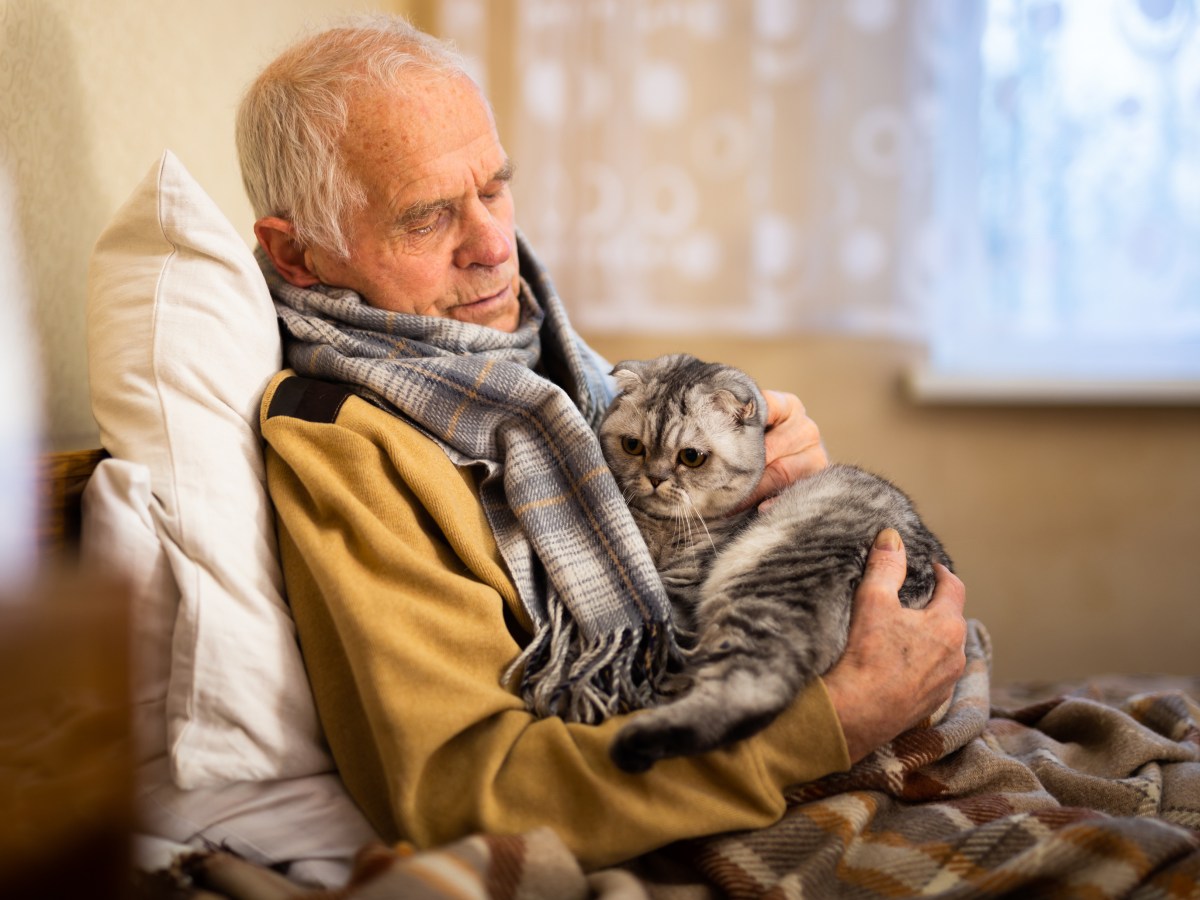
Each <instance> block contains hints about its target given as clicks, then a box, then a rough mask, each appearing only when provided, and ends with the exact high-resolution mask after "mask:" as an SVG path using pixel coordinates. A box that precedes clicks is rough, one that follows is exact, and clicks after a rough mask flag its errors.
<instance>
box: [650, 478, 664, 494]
mask: <svg viewBox="0 0 1200 900" xmlns="http://www.w3.org/2000/svg"><path fill="white" fill-rule="evenodd" d="M646 480H647V481H648V482H650V487H652V488H653V489H654V490H656V491H657V490H658V486H659V485H660V484H662V483H663V482H664V481H666V479H665V478H658V477H656V476H654V475H647V476H646Z"/></svg>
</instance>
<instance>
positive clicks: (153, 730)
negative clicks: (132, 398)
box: [79, 459, 179, 765]
mask: <svg viewBox="0 0 1200 900" xmlns="http://www.w3.org/2000/svg"><path fill="white" fill-rule="evenodd" d="M152 502H153V498H152V496H151V492H150V470H149V469H147V468H146V467H145V466H143V465H140V464H138V463H134V462H130V461H129V460H125V459H103V460H101V461H100V464H99V465H97V466H96V469H95V471H93V472H92V474H91V477H90V478H88V483H87V486H86V487H85V488H84V489H83V497H82V498H81V503H80V511H81V514H82V523H81V526H82V527H81V533H80V545H79V555H80V561H81V563H82V564H83V566H84V568H85V569H86V570H88V571H93V570H95V571H111V572H116V573H119V574H121V575H123V576H124V577H125V579H126V580H127V582H128V584H129V588H130V596H131V600H130V616H129V618H130V623H131V626H132V627H131V635H130V637H131V648H132V653H133V692H132V700H133V737H134V747H135V750H136V758H137V762H138V765H142V764H143V763H146V762H148V761H149V760H151V759H156V758H158V757H160V756H163V755H165V754H166V752H167V717H166V705H167V690H168V686H169V685H170V679H171V635H172V633H173V632H174V630H175V613H176V610H177V608H178V606H179V589H178V588H177V587H176V586H175V578H174V576H173V575H172V574H171V567H170V565H169V564H168V563H167V554H166V553H165V552H164V551H163V548H162V544H161V542H160V541H159V539H158V534H157V533H156V532H155V529H154V520H153V519H152V518H151V515H150V506H151V504H152Z"/></svg>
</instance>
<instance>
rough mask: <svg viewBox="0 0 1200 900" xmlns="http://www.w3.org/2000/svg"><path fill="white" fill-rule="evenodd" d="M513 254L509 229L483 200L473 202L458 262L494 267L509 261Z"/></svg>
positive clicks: (461, 264)
mask: <svg viewBox="0 0 1200 900" xmlns="http://www.w3.org/2000/svg"><path fill="white" fill-rule="evenodd" d="M512 254H513V247H512V242H511V241H510V239H509V235H508V230H507V229H506V228H505V227H504V226H503V224H501V222H500V221H498V220H497V219H496V217H495V216H494V215H492V212H491V210H489V209H488V208H487V207H486V206H485V205H484V204H483V203H482V202H480V201H476V202H475V203H474V204H472V209H471V214H470V216H469V218H468V220H467V230H466V235H465V237H464V240H463V242H462V244H461V246H460V247H459V252H458V264H459V266H461V267H463V268H466V267H467V266H473V265H474V266H488V267H494V266H498V265H501V264H502V263H505V262H508V260H509V258H510V257H511V256H512Z"/></svg>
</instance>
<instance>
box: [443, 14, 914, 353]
mask: <svg viewBox="0 0 1200 900" xmlns="http://www.w3.org/2000/svg"><path fill="white" fill-rule="evenodd" d="M919 6H920V4H914V3H911V2H900V0H839V2H836V3H833V2H826V0H755V2H747V0H514V2H509V3H499V4H497V3H494V2H493V3H487V2H483V0H443V2H442V4H441V32H442V33H443V35H444V36H446V37H450V38H452V39H454V40H455V41H456V42H457V43H458V44H459V46H460V49H462V50H463V51H464V52H465V53H467V54H468V55H470V56H472V57H475V58H476V59H477V60H479V67H478V68H479V71H480V72H481V73H482V72H484V71H487V72H488V73H489V74H490V75H491V84H490V85H489V88H490V93H491V94H493V95H494V96H496V98H497V105H498V107H499V108H500V111H501V113H502V125H503V126H504V127H505V129H506V131H505V134H503V135H502V137H503V139H504V141H505V145H506V147H507V149H508V151H509V153H510V154H511V155H512V156H513V158H514V159H515V161H516V163H517V179H516V182H515V187H514V191H515V194H516V199H517V215H518V221H519V222H520V224H521V227H522V228H523V229H524V230H525V232H526V233H527V235H528V236H529V237H530V239H531V241H532V242H533V244H534V246H535V247H537V248H538V249H539V251H540V252H541V253H542V254H543V255H544V256H545V257H546V259H547V262H548V263H549V264H550V266H551V271H552V272H553V273H554V275H555V280H556V282H557V284H558V287H559V290H560V292H561V293H562V295H563V297H564V299H565V301H566V302H567V303H568V304H569V305H570V307H571V312H572V315H573V318H574V319H575V321H576V323H577V324H578V325H579V326H580V327H581V328H583V329H586V330H589V331H592V332H595V331H611V330H622V331H630V330H633V331H637V330H642V331H671V332H681V331H710V332H712V331H718V332H727V331H733V332H741V333H758V334H777V333H780V332H781V331H794V330H799V329H808V330H811V329H814V328H818V329H837V330H853V331H862V332H872V333H888V334H897V333H899V334H906V335H914V334H917V333H919V331H920V328H919V322H918V316H917V312H918V310H919V300H920V298H919V297H915V296H914V295H913V293H912V291H911V289H910V286H909V285H907V284H906V283H905V275H906V273H905V263H904V258H905V255H906V249H905V248H906V242H907V237H906V235H907V233H908V232H909V230H910V229H909V227H908V226H907V225H906V224H905V222H904V220H903V218H902V216H901V210H902V208H904V207H905V206H906V203H907V200H906V197H907V195H908V191H907V188H906V186H905V179H904V176H905V173H906V172H907V171H909V170H910V169H911V167H912V166H911V164H912V161H913V158H914V156H915V155H916V154H917V153H918V152H919V151H918V149H917V135H916V126H915V121H916V120H917V119H919V118H920V116H921V115H923V113H924V107H923V106H922V103H921V101H920V100H919V99H918V98H916V97H914V96H913V95H912V94H911V91H910V87H909V83H908V82H909V80H910V79H909V68H910V52H909V51H910V47H909V40H908V36H909V35H910V34H912V33H913V31H914V27H915V23H916V20H917V18H918V17H919V16H920V15H921V12H920V9H919V8H918V7H919ZM502 86H507V88H508V90H509V91H510V92H511V95H512V96H511V102H510V103H507V104H506V103H504V101H503V98H502V97H500V96H499V93H498V89H500V88H501V87H502Z"/></svg>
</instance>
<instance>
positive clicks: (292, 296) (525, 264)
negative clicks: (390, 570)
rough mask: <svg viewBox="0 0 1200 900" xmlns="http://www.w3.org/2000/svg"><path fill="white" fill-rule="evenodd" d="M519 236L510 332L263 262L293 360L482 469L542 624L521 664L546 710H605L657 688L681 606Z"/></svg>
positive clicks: (521, 586)
mask: <svg viewBox="0 0 1200 900" xmlns="http://www.w3.org/2000/svg"><path fill="white" fill-rule="evenodd" d="M518 242H519V251H520V258H521V273H522V276H523V277H524V279H525V280H524V285H523V290H522V292H521V303H522V317H521V325H520V327H519V329H518V330H517V331H516V332H515V333H513V334H508V333H505V332H501V331H497V330H496V329H492V328H486V327H483V326H479V325H472V324H465V323H462V322H457V321H454V320H452V319H445V318H435V317H430V316H417V315H407V314H403V313H396V312H390V311H387V310H382V309H377V308H375V307H372V306H369V305H368V304H366V303H364V302H363V301H362V300H361V299H360V298H359V297H358V295H357V294H355V293H354V292H353V291H349V290H345V289H335V288H327V287H324V286H317V287H315V288H312V289H305V288H298V287H295V286H293V285H290V284H288V283H287V282H285V281H283V279H281V278H280V277H279V276H278V274H277V273H276V272H275V271H274V268H273V267H272V266H271V265H270V263H269V262H267V261H266V259H265V257H262V256H260V263H261V264H262V266H263V271H264V274H265V275H266V276H267V282H268V284H269V286H270V288H271V293H272V296H273V297H274V299H275V304H276V309H277V312H278V315H279V317H280V319H281V321H282V322H283V325H284V327H285V329H286V332H287V335H288V336H289V339H288V340H287V341H286V355H287V361H288V364H289V365H290V366H291V367H292V368H293V369H295V370H296V371H297V372H299V373H300V374H302V375H307V376H310V377H314V378H321V379H324V380H327V381H334V382H341V383H345V384H348V385H351V386H352V387H354V388H355V389H356V390H357V391H358V392H359V393H360V394H361V395H363V396H364V397H366V398H367V399H368V400H371V401H372V402H374V403H377V404H378V405H380V406H382V407H383V408H385V409H388V410H390V411H392V412H396V413H398V414H400V415H402V416H403V417H404V418H406V419H408V420H409V421H411V422H413V423H414V424H415V425H416V426H417V427H419V428H420V429H422V430H423V431H424V432H425V433H426V434H428V435H429V436H430V437H432V438H433V439H434V440H436V441H438V442H439V443H440V444H441V445H442V446H443V447H444V448H445V449H446V450H447V452H448V453H449V454H450V456H451V458H452V459H454V461H455V462H456V463H457V464H459V465H470V464H476V463H478V464H482V465H483V466H484V467H485V469H486V472H487V474H486V476H485V477H484V479H483V482H482V485H481V489H480V490H481V497H482V502H483V505H484V509H485V511H486V514H487V516H488V521H489V524H490V525H491V527H492V530H493V532H494V534H495V537H496V542H497V545H498V546H499V549H500V552H501V554H502V555H503V557H504V561H505V563H506V564H507V566H508V569H509V572H510V574H511V575H512V577H513V580H514V582H515V583H516V585H517V589H518V591H519V592H520V596H521V599H522V602H523V603H524V605H525V607H526V608H527V610H528V611H529V614H530V617H531V618H532V620H533V622H534V623H535V625H536V626H537V630H536V634H535V636H534V640H533V642H532V643H531V645H530V646H529V648H528V649H527V650H526V651H525V653H524V654H523V655H522V656H521V658H520V659H519V660H518V661H517V663H516V664H514V668H513V670H512V673H510V674H511V675H515V674H517V673H519V675H520V683H519V689H520V690H521V693H522V695H523V696H524V698H525V700H526V702H527V703H528V704H529V706H530V708H531V709H532V710H533V711H534V712H536V713H538V714H539V715H559V716H562V717H563V718H566V719H569V720H572V721H582V722H598V721H601V720H603V719H604V718H606V717H607V716H609V715H611V714H612V713H614V712H617V711H620V710H626V709H633V708H640V707H642V706H645V705H648V704H649V703H650V702H651V701H652V699H653V696H654V694H655V692H656V690H657V685H658V683H659V681H660V679H661V677H662V676H663V674H664V673H665V668H666V663H667V660H668V658H669V656H670V655H671V654H672V653H673V652H674V647H673V637H672V634H671V631H670V628H669V622H670V612H669V605H668V601H667V598H666V595H665V593H664V592H663V588H662V584H661V582H660V581H659V577H658V573H657V571H656V570H655V567H654V564H653V561H652V560H651V558H650V554H649V551H648V550H647V549H646V545H645V542H644V541H643V539H642V537H641V534H640V533H639V531H638V529H637V526H636V525H635V524H634V522H633V518H632V517H631V515H630V513H629V510H628V507H627V506H626V504H625V502H624V500H623V499H622V497H621V493H620V490H619V488H618V487H617V485H616V482H615V481H614V480H613V477H612V474H611V472H610V471H609V469H608V466H607V465H606V463H605V461H604V458H603V456H602V454H601V452H600V445H599V442H598V441H597V440H596V436H595V431H594V429H595V427H596V425H597V424H598V423H599V420H600V418H601V416H602V415H603V412H604V410H605V408H606V407H607V405H608V403H609V401H610V400H611V399H612V396H611V393H610V389H609V386H608V382H607V378H606V375H607V373H605V372H603V371H602V370H601V369H600V366H599V364H598V362H597V360H596V357H595V356H594V355H593V354H592V353H591V351H590V350H589V349H588V348H587V347H586V346H585V345H584V344H583V343H582V341H580V340H579V338H578V337H577V336H576V335H575V333H574V331H573V330H572V329H571V327H570V325H569V323H568V321H567V318H566V314H565V312H564V310H563V308H562V304H561V302H560V301H559V299H558V296H557V294H556V293H555V291H554V287H553V285H552V284H551V282H550V280H549V278H548V277H547V275H546V273H545V272H544V270H543V269H542V268H541V266H540V265H539V264H538V262H537V260H536V258H535V257H534V255H533V253H532V251H531V250H530V249H529V247H528V246H527V245H526V244H525V242H524V240H523V239H522V238H521V237H520V236H518ZM540 371H546V372H550V373H553V376H554V379H555V381H553V382H552V381H551V380H549V379H548V378H546V377H543V375H541V374H539V372H540ZM555 382H557V383H555Z"/></svg>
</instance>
